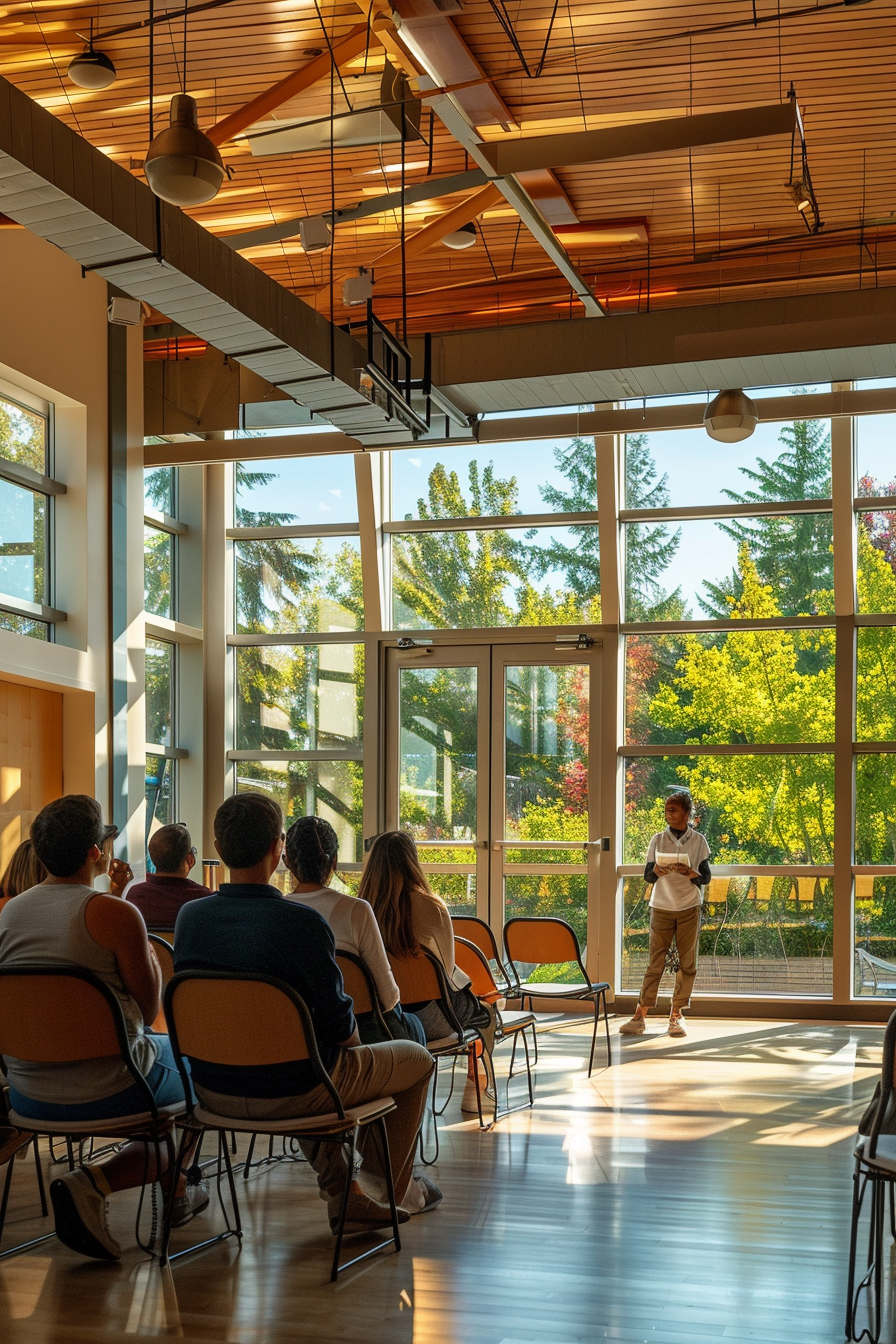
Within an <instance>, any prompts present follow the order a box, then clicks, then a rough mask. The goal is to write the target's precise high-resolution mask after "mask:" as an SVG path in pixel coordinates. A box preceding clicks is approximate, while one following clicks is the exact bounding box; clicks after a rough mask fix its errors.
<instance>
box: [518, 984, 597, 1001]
mask: <svg viewBox="0 0 896 1344" xmlns="http://www.w3.org/2000/svg"><path fill="white" fill-rule="evenodd" d="M609 988H610V986H609V985H606V984H598V983H597V982H595V983H594V984H591V985H564V984H559V983H555V982H554V981H545V982H544V983H542V982H541V981H536V980H526V981H524V982H523V983H522V984H521V985H520V991H521V992H522V993H523V994H525V995H526V996H527V997H528V996H529V995H530V994H531V996H532V997H533V998H537V997H538V996H539V994H540V995H542V997H544V998H557V999H590V998H591V996H592V995H593V994H599V993H600V992H601V990H607V989H609Z"/></svg>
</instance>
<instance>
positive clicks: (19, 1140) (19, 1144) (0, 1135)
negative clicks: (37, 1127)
mask: <svg viewBox="0 0 896 1344" xmlns="http://www.w3.org/2000/svg"><path fill="white" fill-rule="evenodd" d="M33 1138H34V1135H33V1134H32V1133H31V1131H30V1130H27V1129H15V1128H14V1126H12V1125H0V1167H2V1166H3V1164H4V1163H5V1162H8V1161H9V1159H10V1158H11V1157H14V1156H15V1155H16V1153H17V1152H18V1151H19V1149H20V1148H24V1147H25V1145H26V1144H28V1143H30V1142H31V1140H32V1139H33Z"/></svg>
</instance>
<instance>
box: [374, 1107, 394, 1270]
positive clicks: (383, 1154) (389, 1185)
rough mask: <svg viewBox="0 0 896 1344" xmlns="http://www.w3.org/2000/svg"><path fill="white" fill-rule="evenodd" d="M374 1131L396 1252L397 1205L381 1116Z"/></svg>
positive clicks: (387, 1143)
mask: <svg viewBox="0 0 896 1344" xmlns="http://www.w3.org/2000/svg"><path fill="white" fill-rule="evenodd" d="M374 1130H375V1132H376V1137H377V1143H378V1144H379V1148H380V1161H381V1163H382V1167H383V1175H384V1176H385V1178H386V1196H387V1198H388V1200H389V1209H390V1210H391V1213H392V1236H393V1238H394V1241H395V1249H396V1251H400V1250H401V1236H400V1235H399V1232H398V1205H397V1204H396V1202H395V1174H394V1172H393V1171H392V1155H391V1153H390V1152H389V1134H388V1132H387V1130H386V1121H385V1118H384V1117H383V1116H380V1118H379V1119H378V1120H375V1121H374Z"/></svg>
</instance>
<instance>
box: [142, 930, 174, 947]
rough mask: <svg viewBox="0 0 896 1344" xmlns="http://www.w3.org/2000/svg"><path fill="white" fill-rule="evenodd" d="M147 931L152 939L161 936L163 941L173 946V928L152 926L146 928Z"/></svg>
mask: <svg viewBox="0 0 896 1344" xmlns="http://www.w3.org/2000/svg"><path fill="white" fill-rule="evenodd" d="M147 933H148V934H149V936H150V938H151V939H152V940H153V941H154V940H155V939H157V938H161V939H163V940H164V942H166V943H167V944H168V946H169V947H173V946H174V930H173V929H156V928H152V929H150V928H147Z"/></svg>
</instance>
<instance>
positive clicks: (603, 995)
mask: <svg viewBox="0 0 896 1344" xmlns="http://www.w3.org/2000/svg"><path fill="white" fill-rule="evenodd" d="M600 997H601V1002H602V1004H603V1009H604V1034H605V1036H606V1038H607V1067H609V1066H610V1065H611V1064H612V1063H613V1052H612V1049H611V1047H610V1014H609V1013H608V1012H607V991H606V990H605V989H602V990H601V992H600Z"/></svg>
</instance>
